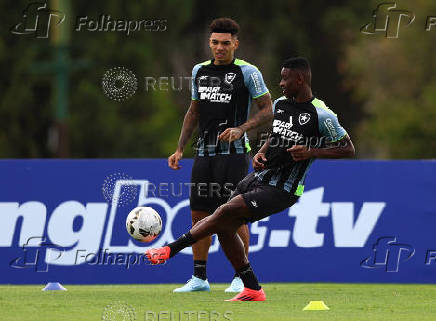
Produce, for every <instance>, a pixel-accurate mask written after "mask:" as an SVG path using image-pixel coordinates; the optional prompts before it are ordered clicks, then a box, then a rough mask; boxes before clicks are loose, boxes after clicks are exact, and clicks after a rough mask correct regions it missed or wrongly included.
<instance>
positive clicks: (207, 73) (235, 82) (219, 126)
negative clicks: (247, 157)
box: [192, 59, 268, 156]
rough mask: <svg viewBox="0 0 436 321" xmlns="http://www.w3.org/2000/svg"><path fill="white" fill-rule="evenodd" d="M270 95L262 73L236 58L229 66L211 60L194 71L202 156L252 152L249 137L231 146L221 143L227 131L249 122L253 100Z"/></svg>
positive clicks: (193, 87)
mask: <svg viewBox="0 0 436 321" xmlns="http://www.w3.org/2000/svg"><path fill="white" fill-rule="evenodd" d="M266 93H268V89H267V88H266V86H265V83H264V81H263V78H262V74H261V73H260V71H259V70H258V69H257V68H256V67H255V66H253V65H251V64H249V63H248V62H246V61H244V60H240V59H234V60H233V61H232V63H230V64H228V65H214V64H213V60H208V61H206V62H203V63H201V64H197V65H195V66H194V68H193V70H192V99H193V100H198V102H199V107H200V108H199V110H200V121H199V138H198V141H197V155H198V156H214V155H217V154H233V153H238V154H243V153H248V152H249V151H250V144H249V142H248V137H247V135H246V134H244V136H242V137H241V138H240V139H238V140H236V141H234V142H232V143H230V144H229V143H228V142H223V141H218V136H219V135H220V134H221V133H222V132H223V131H224V130H225V129H227V128H231V127H237V126H240V125H242V124H243V123H245V122H246V121H247V118H248V116H249V114H250V107H251V100H252V99H253V98H258V97H260V96H263V95H265V94H266Z"/></svg>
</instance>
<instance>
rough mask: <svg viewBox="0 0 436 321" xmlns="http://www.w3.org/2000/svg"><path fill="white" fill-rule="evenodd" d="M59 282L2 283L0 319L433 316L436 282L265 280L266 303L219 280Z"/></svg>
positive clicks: (268, 319)
mask: <svg viewBox="0 0 436 321" xmlns="http://www.w3.org/2000/svg"><path fill="white" fill-rule="evenodd" d="M64 286H65V287H66V288H67V289H68V291H48V292H42V291H41V289H42V288H43V286H7V285H6V286H0V321H21V320H23V321H24V320H25V321H58V320H63V321H67V320H71V321H86V320H93V321H94V320H102V316H103V313H106V315H110V314H109V312H110V311H112V315H111V317H110V318H109V319H107V320H117V321H120V320H125V321H127V320H130V318H127V317H126V318H124V319H123V318H122V315H123V314H124V312H123V313H121V312H117V306H118V307H119V306H121V307H126V306H130V308H131V309H133V310H134V313H135V320H138V321H139V320H149V321H152V320H158V315H157V314H158V313H159V311H171V312H172V316H171V315H170V314H165V312H163V313H161V315H160V319H159V320H177V321H179V320H190V321H197V320H203V321H205V320H208V321H210V320H235V321H237V320H238V321H239V320H250V321H254V320H262V321H278V320H298V321H303V320H322V321H328V320H335V321H339V320H344V321H351V320H370V321H376V320H383V321H388V320H404V321H411V320H417V321H418V320H419V321H424V320H432V321H434V320H436V285H397V284H389V285H386V284H311V283H306V284H302V283H270V284H264V285H263V287H264V289H265V292H266V295H267V301H266V302H224V300H225V299H227V298H230V297H231V296H229V294H227V293H224V291H223V290H224V288H225V286H226V285H224V284H212V291H211V292H210V293H205V292H202V293H185V294H181V293H172V292H171V291H172V289H173V288H174V287H175V285H167V284H166V285H99V286H80V285H64ZM310 300H323V301H324V302H325V303H326V304H327V305H328V306H329V308H330V310H329V311H302V309H303V307H304V306H305V305H306V304H307V303H308V302H309V301H310ZM108 306H110V307H108ZM105 309H106V310H105ZM104 311H106V312H104ZM118 311H119V310H118ZM131 311H132V310H131ZM188 311H196V312H191V314H188ZM201 311H202V312H201ZM211 311H215V312H211ZM153 313H154V315H153ZM218 313H219V315H218ZM180 315H181V318H180ZM132 320H133V319H132Z"/></svg>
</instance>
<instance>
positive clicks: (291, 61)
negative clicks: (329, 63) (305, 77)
mask: <svg viewBox="0 0 436 321" xmlns="http://www.w3.org/2000/svg"><path fill="white" fill-rule="evenodd" d="M282 67H283V68H289V69H298V70H301V71H306V72H310V64H309V60H307V58H305V57H292V58H288V59H286V60H285V61H284V62H283V66H282Z"/></svg>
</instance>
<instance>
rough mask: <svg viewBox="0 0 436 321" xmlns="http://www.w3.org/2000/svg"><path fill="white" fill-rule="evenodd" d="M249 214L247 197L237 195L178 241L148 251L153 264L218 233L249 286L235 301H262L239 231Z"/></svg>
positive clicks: (163, 260)
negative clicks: (245, 199)
mask: <svg viewBox="0 0 436 321" xmlns="http://www.w3.org/2000/svg"><path fill="white" fill-rule="evenodd" d="M250 216H251V213H250V210H249V208H248V207H247V205H246V204H245V201H244V199H243V198H242V196H241V195H238V196H236V197H235V198H233V199H232V200H230V201H229V202H227V203H226V204H224V205H222V206H220V207H219V208H218V209H217V210H216V211H215V212H214V213H213V214H212V215H211V216H208V217H206V218H204V219H203V220H201V221H200V222H198V223H197V224H196V225H195V226H193V227H192V229H191V230H190V231H189V232H188V233H186V234H184V235H182V236H181V237H180V238H179V239H177V240H176V241H175V242H173V243H170V244H168V246H165V247H163V248H159V249H151V250H148V251H147V252H146V255H147V257H148V258H149V260H150V261H151V262H152V263H154V264H159V263H163V262H165V261H166V260H167V259H169V258H170V257H173V256H174V255H176V254H177V253H178V252H180V251H181V250H183V249H184V248H186V247H188V246H192V244H194V243H195V242H196V240H201V239H202V238H204V237H207V236H210V235H212V234H215V233H216V234H218V237H219V240H220V243H221V246H222V247H223V250H224V252H225V253H226V256H227V258H228V259H229V260H230V262H231V263H232V265H233V267H234V268H235V270H236V272H238V274H239V275H240V276H241V278H242V280H243V282H244V286H245V288H246V289H244V291H243V292H241V293H240V294H239V295H238V296H236V297H235V298H233V299H232V300H236V301H241V300H248V301H253V300H255V301H263V300H265V294H264V293H263V290H261V288H260V286H259V283H258V281H257V278H256V276H255V275H254V272H253V270H252V269H251V266H250V264H249V263H248V260H247V256H246V254H245V249H244V245H243V242H242V241H241V238H240V237H239V236H238V235H237V233H236V231H237V230H238V229H239V227H240V226H241V225H243V224H245V222H246V221H247V219H249V218H250ZM242 298H243V299H242Z"/></svg>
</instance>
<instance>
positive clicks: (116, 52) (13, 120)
mask: <svg viewBox="0 0 436 321" xmlns="http://www.w3.org/2000/svg"><path fill="white" fill-rule="evenodd" d="M60 1H64V0H60ZM26 5H27V1H24V0H23V1H18V2H15V3H14V6H10V5H8V4H6V3H1V4H0V17H1V21H2V25H3V26H4V28H3V30H8V29H9V28H10V26H12V25H14V24H16V23H17V22H18V20H19V19H20V17H21V11H22V10H23V9H24V8H25V7H26ZM376 6H377V3H376V2H372V3H371V2H353V1H345V0H334V1H329V2H328V3H325V2H323V1H320V0H314V1H310V2H309V1H302V0H278V1H275V2H274V3H271V4H268V5H266V4H265V2H263V1H259V2H257V1H249V0H242V1H220V2H206V1H200V0H185V1H181V0H177V1H156V0H149V1H140V2H138V1H123V2H121V1H115V0H109V1H105V2H95V1H94V2H89V1H88V2H85V1H83V2H82V1H81V2H79V1H72V2H71V12H66V19H71V20H70V23H71V27H72V28H74V25H75V24H76V21H75V19H76V17H77V16H85V15H86V16H88V17H90V18H93V19H97V18H98V17H99V15H101V14H110V15H111V17H112V18H113V19H118V18H120V19H128V20H133V19H138V20H141V19H147V18H152V19H166V20H167V30H166V31H165V32H145V31H141V32H134V33H131V34H130V35H129V36H127V35H126V34H125V33H123V32H88V31H84V32H76V31H72V33H71V42H70V45H69V47H68V53H69V57H70V59H71V64H72V66H73V67H75V66H76V65H77V64H78V62H80V61H85V62H86V64H84V65H83V67H82V68H75V69H74V68H73V69H72V71H71V73H70V81H69V95H68V99H69V111H68V116H67V119H66V124H67V126H68V136H69V137H68V140H69V156H70V157H81V158H85V157H86V158H92V157H115V158H123V157H167V156H168V155H169V153H171V152H172V151H173V150H174V148H175V146H176V144H177V139H178V134H179V132H180V127H181V124H182V119H183V115H184V113H185V111H186V109H187V107H188V104H189V100H190V91H189V86H188V83H187V81H186V80H182V82H179V79H180V78H179V77H189V76H190V74H191V69H192V67H193V65H194V64H196V63H198V62H201V61H204V60H206V59H208V58H209V57H210V53H209V49H208V46H207V39H208V33H207V26H208V24H209V23H210V21H211V20H212V19H214V18H216V17H220V16H230V17H232V18H234V19H236V20H237V21H238V22H239V23H240V25H241V28H242V30H241V34H240V39H241V47H240V49H238V51H237V56H238V57H240V58H243V59H246V60H248V61H249V62H251V63H253V64H255V65H257V66H258V67H259V68H260V69H261V70H262V73H263V75H264V77H265V80H266V83H267V85H268V87H269V89H270V91H271V92H272V96H273V98H278V97H280V96H281V91H280V88H279V87H278V82H279V80H280V68H281V63H282V61H283V60H284V59H285V58H287V57H290V56H296V55H302V56H306V57H308V58H309V59H310V61H311V64H312V69H313V73H314V77H313V88H314V93H315V95H317V96H318V97H319V98H321V99H323V100H325V101H326V102H327V103H328V105H329V106H331V107H332V108H333V109H334V110H335V111H336V112H337V113H338V114H339V116H340V118H341V123H343V124H344V126H345V127H346V128H347V129H349V130H350V134H351V136H353V141H355V142H356V145H357V151H359V152H360V157H362V156H363V157H377V158H391V157H392V158H398V157H400V158H405V157H408V158H414V157H417V158H423V157H434V155H435V152H434V150H435V148H431V147H434V145H432V144H434V141H431V138H432V137H434V131H435V126H433V125H432V122H431V119H434V113H435V108H432V106H434V103H435V101H436V97H435V94H434V90H433V91H432V90H431V88H432V86H434V82H435V78H434V77H435V76H433V75H432V74H431V70H432V68H431V67H433V66H434V59H435V58H434V55H432V49H433V46H434V43H435V42H434V41H431V39H432V38H431V37H434V35H433V34H432V33H426V32H425V31H424V22H422V21H420V19H421V20H422V19H424V18H425V17H424V16H425V15H427V14H428V15H431V14H432V12H433V13H435V11H434V9H435V8H434V5H432V4H430V3H427V2H425V1H423V0H421V1H416V2H414V3H413V8H412V4H410V5H409V4H407V3H405V4H402V3H401V2H400V3H399V4H398V7H404V8H407V9H408V10H411V11H415V12H416V15H417V19H416V21H415V22H414V23H413V25H411V26H408V27H407V28H404V31H403V29H402V30H401V37H400V38H399V39H386V38H384V37H383V35H381V34H379V35H374V36H367V35H363V34H361V33H360V32H359V29H360V27H361V26H362V25H363V24H365V23H368V22H369V20H370V19H371V11H372V10H373V9H374V8H375V7H376ZM432 10H433V11H432ZM421 11H422V13H421ZM434 15H436V13H435V14H434ZM62 27H65V25H61V26H60V28H62ZM434 33H436V31H434ZM45 40H46V39H34V38H31V37H30V38H29V37H25V36H17V35H13V34H10V33H8V34H7V35H5V36H4V37H2V38H0V63H1V67H2V76H1V78H0V79H1V80H0V157H2V158H15V157H16V158H25V157H55V156H56V151H55V149H56V148H55V146H54V145H55V144H53V141H54V139H53V137H54V136H55V135H53V132H54V131H53V129H54V128H55V117H54V114H55V113H54V100H53V97H54V94H55V93H54V87H53V78H54V75H53V73H50V72H36V71H35V70H38V66H40V65H41V63H42V62H46V61H50V60H52V59H53V56H54V50H53V48H52V46H51V43H50V42H49V41H45ZM117 66H123V67H125V68H128V69H130V70H132V71H133V72H134V73H135V74H136V76H137V79H138V89H137V91H136V94H135V95H134V96H132V97H131V98H130V99H128V100H126V101H124V102H122V103H119V102H115V101H112V100H110V99H109V98H107V97H106V96H104V94H103V91H102V88H101V80H102V76H103V74H104V73H105V72H106V71H107V70H109V69H110V68H113V67H117ZM39 69H41V68H39ZM145 77H154V78H155V79H159V77H168V81H169V85H168V86H163V87H162V88H161V89H160V90H152V89H151V88H148V89H149V90H146V88H145ZM171 77H172V79H173V82H175V86H174V87H175V88H171V87H172V86H171V81H172V80H171ZM182 79H184V78H182ZM362 108H363V111H364V114H363V113H362ZM256 134H257V133H250V136H251V137H252V138H254V139H256V138H257V135H256ZM432 134H433V135H432ZM254 143H255V142H254ZM253 145H255V144H253ZM253 149H254V150H255V149H256V147H255V146H254V148H253ZM192 155H193V150H192V149H190V150H189V149H188V150H186V152H185V156H186V157H188V156H192Z"/></svg>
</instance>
